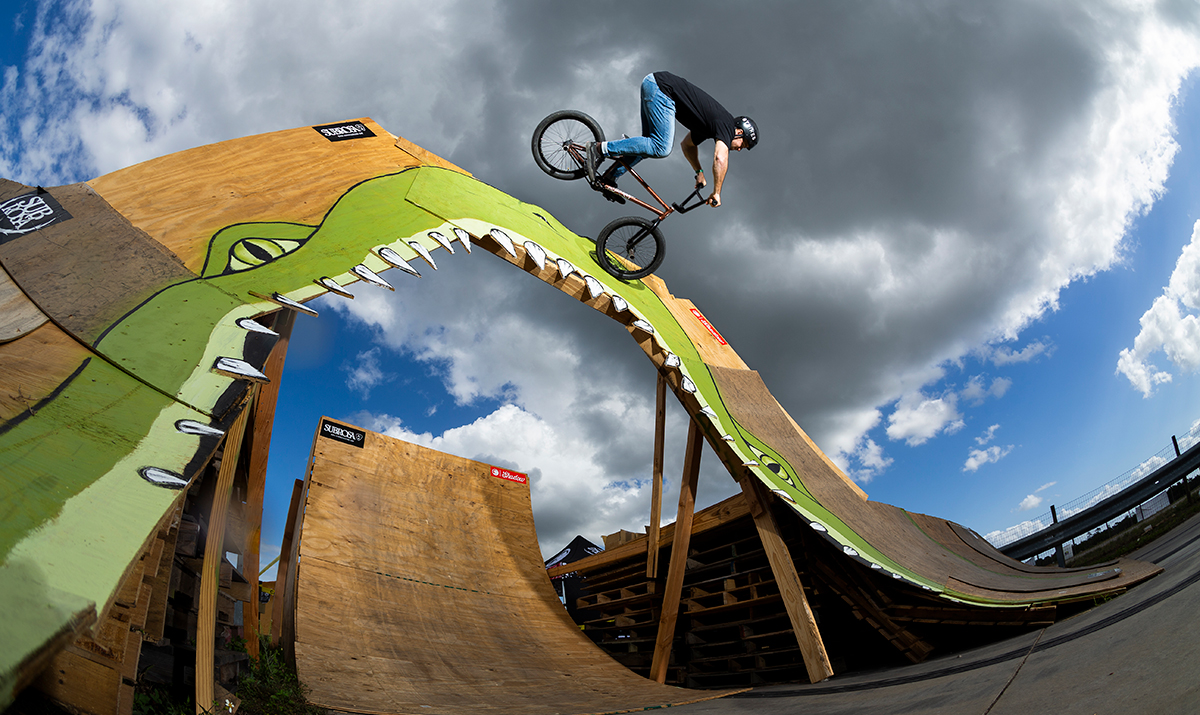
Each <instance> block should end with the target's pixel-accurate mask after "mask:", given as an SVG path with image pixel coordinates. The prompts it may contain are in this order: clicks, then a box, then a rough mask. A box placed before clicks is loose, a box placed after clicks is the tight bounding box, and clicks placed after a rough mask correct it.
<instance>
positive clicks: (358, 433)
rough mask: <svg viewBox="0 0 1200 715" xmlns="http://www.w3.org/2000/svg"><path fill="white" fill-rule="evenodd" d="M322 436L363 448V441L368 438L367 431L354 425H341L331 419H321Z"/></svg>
mask: <svg viewBox="0 0 1200 715" xmlns="http://www.w3.org/2000/svg"><path fill="white" fill-rule="evenodd" d="M321 436H322V437H328V438H329V439H334V440H337V441H338V442H344V443H346V444H349V445H353V446H355V447H358V448H359V449H362V446H363V443H364V442H366V440H367V433H366V432H363V431H362V430H356V429H354V428H353V427H347V426H345V425H339V424H337V423H335V422H330V421H329V420H321Z"/></svg>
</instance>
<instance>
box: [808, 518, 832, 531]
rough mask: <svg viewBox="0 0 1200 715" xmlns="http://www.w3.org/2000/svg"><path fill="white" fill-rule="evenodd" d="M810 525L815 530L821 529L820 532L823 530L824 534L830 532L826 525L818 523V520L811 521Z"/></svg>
mask: <svg viewBox="0 0 1200 715" xmlns="http://www.w3.org/2000/svg"><path fill="white" fill-rule="evenodd" d="M809 526H811V527H812V528H813V531H819V532H821V533H822V534H825V533H828V532H829V529H826V528H825V527H824V526H822V525H821V524H818V523H817V522H815V521H814V522H812V523H810V524H809Z"/></svg>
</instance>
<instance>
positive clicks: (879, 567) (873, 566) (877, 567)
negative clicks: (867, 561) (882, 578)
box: [871, 564, 883, 571]
mask: <svg viewBox="0 0 1200 715" xmlns="http://www.w3.org/2000/svg"><path fill="white" fill-rule="evenodd" d="M871 568H873V569H875V570H876V571H882V570H883V567H882V566H880V565H879V564H871Z"/></svg>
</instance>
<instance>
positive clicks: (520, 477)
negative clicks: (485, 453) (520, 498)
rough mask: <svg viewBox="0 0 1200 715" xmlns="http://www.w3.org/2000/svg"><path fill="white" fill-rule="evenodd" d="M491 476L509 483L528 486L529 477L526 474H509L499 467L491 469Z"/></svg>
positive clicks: (509, 472)
mask: <svg viewBox="0 0 1200 715" xmlns="http://www.w3.org/2000/svg"><path fill="white" fill-rule="evenodd" d="M492 476H493V477H496V478H498V479H507V480H508V481H510V482H517V483H518V484H528V483H529V475H528V474H522V473H521V472H511V471H509V470H507V469H501V468H500V467H492Z"/></svg>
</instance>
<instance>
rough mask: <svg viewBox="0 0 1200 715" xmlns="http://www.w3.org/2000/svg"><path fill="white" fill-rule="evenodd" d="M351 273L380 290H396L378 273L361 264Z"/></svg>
mask: <svg viewBox="0 0 1200 715" xmlns="http://www.w3.org/2000/svg"><path fill="white" fill-rule="evenodd" d="M350 272H351V273H353V274H354V275H356V276H358V277H359V278H362V279H363V280H364V281H366V282H368V283H372V284H374V285H377V286H379V287H380V288H387V289H388V290H396V289H395V288H393V287H392V284H391V283H388V282H387V281H385V280H384V279H382V278H380V277H379V274H378V273H376V272H375V271H373V270H371V269H370V268H367V267H366V266H364V265H363V264H361V263H360V264H358V265H357V266H355V267H353V268H351V269H350Z"/></svg>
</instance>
